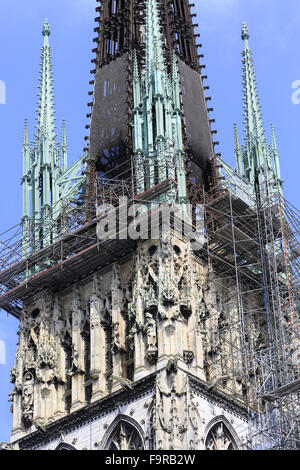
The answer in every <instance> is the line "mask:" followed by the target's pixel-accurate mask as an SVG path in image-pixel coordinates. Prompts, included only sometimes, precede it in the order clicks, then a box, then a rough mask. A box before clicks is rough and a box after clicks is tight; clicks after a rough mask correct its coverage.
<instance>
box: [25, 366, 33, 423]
mask: <svg viewBox="0 0 300 470" xmlns="http://www.w3.org/2000/svg"><path fill="white" fill-rule="evenodd" d="M33 391H34V378H33V375H32V373H31V372H27V373H26V374H25V377H24V384H23V390H22V404H23V415H24V417H26V418H29V417H30V416H32V415H33Z"/></svg>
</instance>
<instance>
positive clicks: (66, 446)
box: [54, 442, 77, 450]
mask: <svg viewBox="0 0 300 470" xmlns="http://www.w3.org/2000/svg"><path fill="white" fill-rule="evenodd" d="M54 450H77V449H76V447H74V446H72V445H71V444H68V443H67V442H60V443H59V444H58V446H57V447H56V448H55V449H54Z"/></svg>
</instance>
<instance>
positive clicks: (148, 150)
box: [133, 0, 186, 202]
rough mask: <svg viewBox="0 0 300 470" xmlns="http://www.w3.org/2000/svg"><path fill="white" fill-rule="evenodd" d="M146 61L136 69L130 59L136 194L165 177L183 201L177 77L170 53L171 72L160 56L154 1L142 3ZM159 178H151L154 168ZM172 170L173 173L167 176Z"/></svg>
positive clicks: (174, 56)
mask: <svg viewBox="0 0 300 470" xmlns="http://www.w3.org/2000/svg"><path fill="white" fill-rule="evenodd" d="M145 46H146V61H145V67H144V68H143V69H142V67H139V63H138V59H137V54H136V52H134V57H133V95H134V110H133V115H134V123H133V147H134V155H135V161H136V165H137V175H139V176H138V180H139V181H138V184H137V186H138V191H139V192H143V191H145V190H146V189H149V188H151V187H153V186H154V185H155V184H157V183H158V182H161V181H163V180H165V179H167V178H170V177H172V178H173V179H174V178H175V171H176V179H177V183H178V197H179V200H180V201H183V202H184V201H186V179H185V171H184V156H185V154H184V150H183V136H182V112H181V106H180V87H179V74H178V68H177V58H176V55H175V53H174V55H173V63H172V73H171V74H169V73H168V70H167V66H166V59H165V57H164V52H163V51H164V47H163V41H162V33H161V21H160V16H159V9H158V4H157V0H148V1H147V4H146V44H145ZM155 166H159V168H160V170H159V177H158V181H157V178H156V179H154V176H153V175H154V167H155ZM172 168H173V173H174V174H172V175H171V172H172Z"/></svg>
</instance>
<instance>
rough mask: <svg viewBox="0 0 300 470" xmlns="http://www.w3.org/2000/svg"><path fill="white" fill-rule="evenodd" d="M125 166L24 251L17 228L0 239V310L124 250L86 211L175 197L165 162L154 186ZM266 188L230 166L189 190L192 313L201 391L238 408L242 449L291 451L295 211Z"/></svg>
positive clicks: (299, 256) (124, 243) (297, 387)
mask: <svg viewBox="0 0 300 470" xmlns="http://www.w3.org/2000/svg"><path fill="white" fill-rule="evenodd" d="M162 164H163V163H160V165H162ZM139 165H140V162H139ZM132 168H133V170H132V177H131V178H129V179H127V180H124V179H122V171H120V172H119V177H118V179H113V178H110V175H109V174H101V175H99V178H98V180H97V189H96V192H95V193H96V195H95V200H93V201H88V202H86V203H84V204H82V205H80V206H74V207H70V206H67V207H65V209H64V210H63V211H62V217H61V218H60V220H59V221H52V222H51V221H50V222H49V227H48V228H47V227H44V228H43V230H44V231H46V230H48V231H49V233H50V232H51V233H55V234H56V236H55V238H53V239H52V240H51V243H49V244H47V245H45V246H42V245H41V246H39V247H38V249H36V246H35V245H34V244H33V243H32V239H28V247H30V250H31V252H30V255H29V256H28V257H26V258H24V256H23V253H24V251H23V252H22V227H21V225H20V226H16V227H14V228H13V229H11V230H10V231H8V232H6V233H5V234H2V235H1V237H0V266H1V271H0V307H1V308H3V309H5V310H6V311H7V312H9V313H11V314H13V315H15V316H17V317H19V316H20V314H21V310H22V301H26V299H27V298H30V296H31V295H34V294H35V293H36V292H39V291H40V290H41V289H43V288H45V286H49V287H52V288H54V289H58V290H59V288H60V286H61V285H62V280H63V282H64V285H65V284H69V285H70V284H71V283H72V282H75V281H76V280H78V279H83V278H84V277H86V276H88V275H89V274H91V273H92V272H93V270H96V269H100V268H102V267H105V266H107V265H109V264H111V263H112V262H113V261H114V260H117V259H118V260H120V258H122V256H127V255H128V254H129V253H133V252H134V250H135V248H136V242H135V241H133V240H129V239H126V240H125V239H117V240H112V239H107V240H103V241H99V239H97V234H96V224H97V217H96V207H97V206H100V205H101V204H109V205H111V206H114V207H116V208H117V207H118V204H119V202H120V198H127V200H128V201H129V204H134V203H136V202H141V203H144V204H146V206H147V204H148V206H147V207H148V210H149V211H151V210H153V205H152V203H153V201H155V202H156V203H157V202H160V201H162V202H163V203H165V202H166V199H165V198H164V197H162V196H164V195H165V194H167V193H168V194H169V195H171V199H170V200H172V197H173V196H174V195H175V197H174V200H173V202H176V190H177V183H176V169H175V168H174V169H172V168H170V165H168V168H165V169H164V171H163V172H161V171H160V170H161V168H157V167H156V166H155V165H154V167H153V171H154V173H153V174H154V175H155V178H156V181H155V183H156V184H155V185H154V187H153V188H150V189H147V190H146V191H145V192H143V193H140V192H139V190H138V188H139V177H138V176H137V175H136V174H135V173H136V169H134V165H132ZM141 171H142V173H143V174H145V172H144V171H143V168H141ZM162 173H163V174H164V175H165V176H164V178H166V179H163V180H162V179H160V178H159V175H160V174H162ZM168 176H171V177H169V178H168ZM271 185H272V182H269V181H265V185H264V187H260V188H256V189H257V191H256V194H254V193H253V192H251V191H250V190H249V185H247V183H246V182H245V180H243V178H241V177H239V176H238V175H237V174H236V173H234V172H231V174H230V175H229V176H228V175H227V177H224V179H220V180H219V184H218V185H217V186H216V187H214V188H213V189H212V190H210V191H209V192H207V191H204V190H203V188H195V187H194V188H193V190H192V191H191V193H190V194H192V195H193V199H194V200H193V201H191V202H192V203H194V204H202V205H203V207H204V213H205V240H206V243H205V244H204V245H203V246H201V247H198V248H197V250H196V255H197V256H199V257H201V258H202V259H203V260H204V261H205V262H207V265H208V274H207V273H206V274H204V275H205V276H207V275H208V279H209V284H210V293H211V305H210V306H207V312H206V314H205V315H204V317H203V318H202V321H203V323H202V326H203V337H204V343H205V351H206V352H205V369H206V375H207V381H208V383H209V388H210V389H214V388H215V389H218V390H220V391H222V392H223V393H225V394H226V395H227V396H228V397H230V398H231V399H234V400H235V402H236V403H239V404H240V405H241V406H242V407H243V408H245V407H246V408H247V410H248V415H249V422H248V424H247V428H248V432H247V437H246V438H245V439H244V442H243V446H244V448H245V449H299V448H300V432H299V411H300V406H299V395H300V377H299V357H300V356H299V327H300V325H299V301H300V292H299V282H300V274H299V265H300V242H299V236H300V222H299V220H300V218H299V215H300V214H299V211H298V210H297V209H296V208H295V207H293V206H292V205H291V204H290V203H288V201H286V200H285V199H284V198H283V197H282V195H281V193H280V192H279V191H278V194H277V193H276V191H274V188H272V191H271V190H270V186H271ZM146 187H147V186H146ZM170 200H169V201H170ZM149 203H150V204H149ZM51 224H56V225H55V230H53V225H51ZM118 230H119V231H120V230H122V227H118ZM35 232H36V231H35V230H34V229H33V230H31V231H29V233H30V234H34V233H35ZM30 236H31V235H30ZM23 250H24V244H23ZM203 281H204V280H203Z"/></svg>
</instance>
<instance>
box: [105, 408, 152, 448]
mask: <svg viewBox="0 0 300 470" xmlns="http://www.w3.org/2000/svg"><path fill="white" fill-rule="evenodd" d="M100 448H101V449H102V450H143V449H144V448H145V436H144V432H143V430H142V428H141V426H140V425H139V423H138V422H137V421H135V420H134V419H133V418H131V417H130V416H126V415H123V414H119V415H118V416H117V417H116V418H115V420H114V421H113V422H112V423H111V425H110V426H109V428H108V429H107V431H106V433H105V435H104V437H103V439H102V442H101V446H100Z"/></svg>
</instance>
